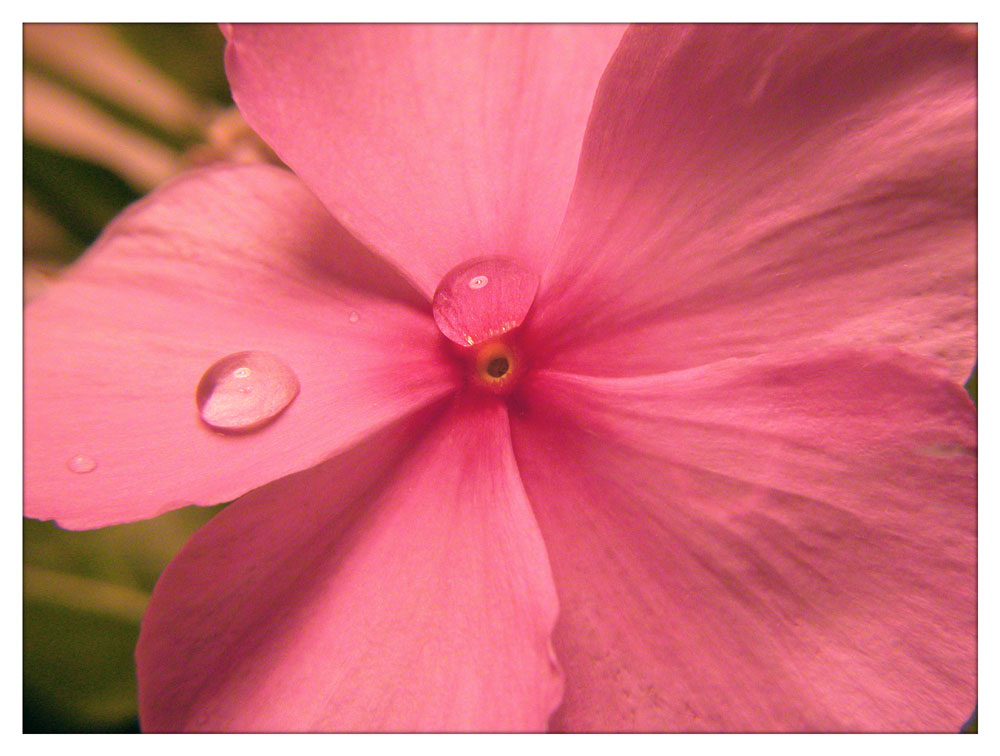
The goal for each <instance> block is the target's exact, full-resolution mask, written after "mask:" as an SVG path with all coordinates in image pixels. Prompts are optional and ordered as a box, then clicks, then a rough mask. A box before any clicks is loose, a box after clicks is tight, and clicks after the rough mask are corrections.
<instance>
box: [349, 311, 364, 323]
mask: <svg viewBox="0 0 1000 756" xmlns="http://www.w3.org/2000/svg"><path fill="white" fill-rule="evenodd" d="M347 319H348V320H349V321H351V322H352V323H357V322H358V321H359V320H361V316H360V315H359V314H358V311H357V310H351V314H350V315H348V316H347Z"/></svg>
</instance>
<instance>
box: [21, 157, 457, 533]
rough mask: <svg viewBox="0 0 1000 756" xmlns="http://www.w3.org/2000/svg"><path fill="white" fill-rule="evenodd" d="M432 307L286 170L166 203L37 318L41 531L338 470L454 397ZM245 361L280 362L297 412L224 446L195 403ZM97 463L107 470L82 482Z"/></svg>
mask: <svg viewBox="0 0 1000 756" xmlns="http://www.w3.org/2000/svg"><path fill="white" fill-rule="evenodd" d="M400 299H402V300H403V301H399V300H400ZM421 302H422V300H420V299H419V295H417V294H416V293H415V292H413V291H412V290H411V289H409V288H408V287H407V286H406V285H405V284H404V283H403V282H402V280H401V279H398V277H395V276H393V275H392V274H391V271H387V269H386V266H385V264H384V263H380V262H378V261H377V260H376V259H375V258H373V257H372V256H371V253H369V252H368V251H367V250H365V249H364V248H363V247H361V246H360V245H359V244H358V243H357V242H355V241H354V240H352V239H351V238H350V237H349V236H348V235H347V234H346V233H345V232H344V231H343V229H341V228H340V227H339V226H337V224H336V223H335V221H334V220H333V219H332V217H331V216H330V215H329V214H328V213H327V211H326V210H325V208H324V207H323V206H322V205H321V204H320V203H319V202H318V201H317V200H316V199H315V198H314V197H313V196H312V195H311V194H310V193H309V191H308V190H307V189H306V188H305V187H304V186H303V185H302V184H301V182H299V181H298V180H297V179H296V178H295V177H294V176H292V175H291V174H290V173H288V172H287V171H284V170H280V169H277V168H273V167H269V166H260V165H258V166H243V167H236V166H219V167H215V168H210V169H206V170H203V171H199V172H197V173H194V174H189V175H188V176H186V177H183V178H181V179H179V180H177V181H175V182H173V183H171V184H169V185H167V186H165V187H164V188H162V189H160V190H158V191H156V192H154V193H153V194H152V195H151V196H150V197H148V198H147V199H145V200H143V201H142V202H140V203H139V204H137V205H135V206H134V207H132V208H131V209H129V210H128V211H126V213H125V214H124V215H122V216H121V217H120V218H119V219H118V220H117V221H115V222H114V223H113V224H112V225H111V226H110V227H109V228H108V229H107V230H106V231H105V233H104V235H103V236H102V237H101V239H100V240H99V241H98V242H97V244H96V245H95V246H94V248H93V249H92V250H91V251H90V252H89V253H88V254H87V255H86V256H85V257H84V258H83V259H82V260H81V261H80V263H79V264H77V265H76V266H74V267H73V269H72V270H71V271H70V272H69V273H68V274H67V275H66V277H65V279H64V280H63V281H62V282H60V283H58V284H56V285H54V286H53V287H52V288H51V289H50V290H49V291H48V294H47V296H45V297H44V298H43V299H41V300H38V301H36V302H34V303H32V304H31V305H30V306H29V307H28V308H27V310H26V313H25V380H24V384H25V402H24V406H25V418H24V422H25V446H24V448H25V460H24V463H25V483H24V486H25V492H26V500H25V508H24V512H25V514H26V515H27V516H29V517H35V518H39V519H52V518H55V519H56V520H58V522H59V523H60V524H61V525H63V526H64V527H68V528H74V529H75V528H93V527H100V526H104V525H110V524H113V523H119V522H127V521H131V520H137V519H142V518H146V517H152V516H154V515H156V514H159V513H160V512H162V511H164V510H166V509H169V508H172V507H177V506H181V505H184V504H192V503H193V504H217V503H219V502H223V501H229V500H232V499H234V498H236V497H237V496H239V495H241V494H243V493H245V492H246V491H248V490H250V489H252V488H254V487H256V486H260V485H263V484H264V483H268V482H270V481H272V480H274V479H275V478H278V477H281V476H283V475H287V474H289V473H292V472H295V471H297V470H302V469H305V468H307V467H309V466H311V465H314V464H316V463H317V462H320V461H322V460H324V459H326V458H328V457H330V456H332V455H333V454H335V453H337V452H338V451H340V450H342V449H344V448H346V447H347V446H349V445H350V444H352V443H354V442H356V441H357V440H358V439H359V438H361V437H363V436H364V435H365V434H367V433H368V432H370V431H371V430H373V429H375V428H378V427H380V426H382V425H385V424H386V423H388V422H391V421H392V420H395V419H397V418H399V417H402V416H403V415H405V414H407V413H409V412H412V411H414V410H415V409H417V408H419V407H421V406H424V405H426V404H428V403H429V402H431V401H433V400H435V399H437V398H439V397H441V396H442V395H443V394H444V393H446V392H447V391H449V390H451V389H452V388H453V386H454V385H455V383H456V380H457V379H456V377H455V375H454V373H453V368H452V367H451V365H450V363H449V362H448V361H447V359H446V358H444V357H442V356H441V354H440V352H439V349H440V335H439V334H438V332H437V329H436V328H435V326H434V323H433V321H432V319H431V317H430V313H429V307H428V303H427V302H422V304H421V307H422V308H424V310H423V311H420V310H418V309H415V308H414V306H412V305H413V304H416V303H421ZM245 350H251V351H262V352H265V353H268V354H271V355H274V356H275V357H277V358H278V359H280V361H281V362H282V363H283V364H284V365H285V366H287V367H288V368H289V369H290V370H291V371H292V373H294V375H295V377H297V379H298V382H299V384H300V388H299V391H298V395H297V396H296V397H295V399H294V401H292V403H291V404H290V405H289V406H288V408H287V409H286V410H285V411H284V412H283V413H282V414H281V415H280V416H278V417H277V419H275V420H274V421H273V422H271V423H270V424H269V425H267V426H266V427H264V428H261V429H260V430H257V431H255V432H252V433H249V434H243V435H240V436H233V435H225V434H221V433H217V432H215V431H213V430H212V429H210V428H209V427H208V426H207V425H205V424H204V423H203V422H202V421H201V419H200V418H199V413H198V407H197V405H196V403H195V392H196V389H197V387H198V385H199V381H200V380H201V378H202V375H203V374H204V373H205V371H206V370H207V369H208V368H209V367H210V366H211V365H212V364H213V363H214V362H216V361H217V360H219V359H220V358H223V357H225V356H227V355H229V354H232V353H234V352H242V351H245ZM79 457H83V458H86V459H89V460H92V461H93V462H94V463H95V466H94V468H93V469H92V470H91V471H90V472H87V473H86V474H81V473H77V472H73V471H71V469H70V467H73V466H74V465H70V464H68V461H69V460H74V459H77V458H79ZM75 467H77V468H79V467H80V466H79V465H75Z"/></svg>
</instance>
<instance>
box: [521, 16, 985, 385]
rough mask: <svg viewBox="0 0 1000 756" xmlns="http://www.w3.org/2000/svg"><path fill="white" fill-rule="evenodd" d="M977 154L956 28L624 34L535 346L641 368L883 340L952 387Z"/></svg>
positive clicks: (961, 355)
mask: <svg viewBox="0 0 1000 756" xmlns="http://www.w3.org/2000/svg"><path fill="white" fill-rule="evenodd" d="M975 154H976V62H975V42H974V40H972V39H971V38H969V37H968V36H963V34H962V33H961V32H960V31H957V30H955V29H952V28H950V27H946V26H928V27H913V26H908V25H900V24H893V25H884V26H863V27H862V26H843V25H830V24H825V25H820V26H811V25H787V24H785V25H755V26H725V25H705V26H699V27H693V28H690V27H684V26H657V27H652V28H637V29H630V30H629V32H628V33H627V34H626V35H625V37H624V39H623V41H622V44H621V46H620V48H619V50H618V51H617V53H616V54H615V57H614V58H613V60H612V62H611V64H610V65H609V67H608V72H607V74H606V75H605V77H604V79H603V80H602V82H601V86H600V88H599V90H598V95H597V98H596V100H595V106H594V113H593V115H592V117H591V121H590V124H589V126H588V132H587V136H586V139H585V142H584V148H583V155H582V157H581V163H580V173H579V176H578V179H577V184H576V187H575V188H574V192H573V197H572V199H571V202H570V209H569V210H568V211H567V219H566V225H565V227H564V228H563V231H562V233H561V236H560V241H559V248H560V255H561V256H560V257H559V258H558V261H557V263H556V264H555V265H554V267H553V268H552V269H551V270H550V271H549V273H548V275H546V276H545V277H544V280H543V283H542V289H541V291H540V294H539V299H538V302H537V303H536V314H537V318H536V320H537V322H538V325H539V327H540V329H541V330H543V331H545V332H546V333H547V334H548V340H549V342H550V343H548V345H547V346H545V347H543V348H542V349H541V350H542V351H544V352H546V353H547V354H548V355H549V356H550V358H551V360H552V364H553V365H555V364H556V363H558V365H559V367H558V369H562V370H569V371H571V372H580V373H586V374H591V375H596V374H602V375H638V374H644V373H657V372H666V371H669V370H675V369H679V368H684V367H691V366H694V365H699V364H706V363H708V362H711V361H714V360H718V359H724V358H726V357H731V356H752V355H754V354H760V353H763V352H766V351H769V350H771V349H774V348H775V347H776V346H777V345H781V348H782V349H789V348H793V347H794V348H798V349H811V348H815V347H820V346H835V345H838V344H841V345H843V344H850V345H858V346H863V347H865V348H867V347H869V346H872V345H880V344H881V345H893V346H900V347H902V348H904V349H907V350H909V351H913V352H915V353H918V354H922V355H926V356H930V357H933V358H937V359H939V360H942V361H944V362H945V363H946V364H947V365H948V366H949V370H950V373H951V375H952V376H953V377H954V378H955V379H956V380H960V381H964V380H965V379H966V378H967V377H968V375H969V372H970V370H971V368H972V365H973V362H974V358H975V306H976V305H975V296H976V158H975ZM626 338H627V339H628V349H623V348H622V340H623V339H626Z"/></svg>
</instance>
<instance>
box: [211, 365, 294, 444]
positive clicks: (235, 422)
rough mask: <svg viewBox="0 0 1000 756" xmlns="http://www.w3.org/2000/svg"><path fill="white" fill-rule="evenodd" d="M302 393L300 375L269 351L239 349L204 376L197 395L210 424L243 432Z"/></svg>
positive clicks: (269, 418)
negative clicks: (296, 374)
mask: <svg viewBox="0 0 1000 756" xmlns="http://www.w3.org/2000/svg"><path fill="white" fill-rule="evenodd" d="M298 393H299V379H298V378H296V376H295V373H293V372H292V371H291V369H290V368H289V367H288V366H287V365H285V363H283V362H282V361H281V360H279V359H278V358H277V357H275V356H274V355H272V354H268V353H267V352H236V353H235V354H231V355H229V356H228V357H223V358H222V359H221V360H219V361H218V362H216V363H215V364H214V365H212V366H211V367H210V368H209V369H208V370H206V371H205V374H204V375H203V376H202V377H201V381H199V383H198V389H197V392H196V395H195V399H196V401H197V403H198V411H199V413H200V414H201V419H202V420H203V421H204V422H205V424H206V425H209V426H211V427H212V428H214V429H216V430H220V431H226V432H229V433H241V432H244V431H250V430H256V429H258V428H261V427H262V426H264V425H266V424H267V423H269V422H271V421H272V420H274V418H276V417H277V416H278V415H280V414H281V412H282V411H283V410H284V409H285V408H286V407H287V406H288V405H289V404H291V403H292V400H293V399H295V397H296V396H297V395H298Z"/></svg>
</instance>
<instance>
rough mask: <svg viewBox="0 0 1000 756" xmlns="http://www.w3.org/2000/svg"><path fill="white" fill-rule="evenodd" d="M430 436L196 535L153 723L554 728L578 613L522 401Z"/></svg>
mask: <svg viewBox="0 0 1000 756" xmlns="http://www.w3.org/2000/svg"><path fill="white" fill-rule="evenodd" d="M420 438H421V436H420V432H419V428H418V426H417V424H416V423H415V422H410V423H408V424H403V423H401V424H399V426H397V427H394V428H391V429H389V430H388V431H387V432H383V433H382V434H381V435H380V437H378V438H375V439H374V440H373V441H372V442H370V443H365V444H362V445H361V446H359V447H358V448H356V449H354V450H352V451H350V452H348V453H347V454H346V455H344V456H342V457H338V458H337V459H335V460H332V461H330V462H327V463H325V464H323V465H321V466H319V467H318V468H316V469H314V470H310V471H307V472H304V473H299V474H298V475H295V476H291V477H289V478H286V479H284V480H281V481H277V482H275V483H273V484H271V485H269V486H267V487H265V488H263V489H260V490H257V491H254V492H252V493H250V494H248V495H247V496H245V497H244V498H242V499H240V500H239V501H237V502H236V503H234V504H232V505H231V506H230V507H229V508H227V509H226V510H224V511H223V512H222V513H221V514H220V515H219V516H218V517H216V518H215V519H213V520H212V521H211V522H210V523H209V524H208V525H207V526H206V527H205V528H204V529H202V530H201V531H200V532H199V533H198V534H196V535H195V537H194V538H193V539H192V540H191V541H190V542H189V543H188V545H187V546H186V547H185V548H184V550H183V551H182V552H181V553H180V555H179V556H178V557H177V558H176V559H175V560H174V561H173V562H172V563H171V564H170V566H168V567H167V569H166V571H165V572H164V574H163V577H162V578H161V579H160V582H159V583H158V584H157V586H156V590H155V591H154V593H153V598H152V601H151V604H150V607H149V611H148V612H147V614H146V618H145V619H144V620H143V624H142V634H141V636H140V639H139V646H138V649H137V652H136V656H137V659H138V664H139V700H140V715H141V719H142V723H143V727H144V728H145V729H146V730H156V731H162V730H167V731H177V730H201V731H206V730H207V731H272V732H273V731H282V732H284V731H424V730H431V731H455V730H462V731H464V730H486V731H505V730H537V729H544V728H545V726H546V723H547V721H548V717H549V715H550V714H551V713H552V711H553V710H554V709H555V707H556V706H558V703H559V697H560V693H561V684H562V681H561V674H560V672H559V670H558V668H557V667H556V666H555V662H554V660H553V659H552V658H551V652H550V643H549V638H550V634H551V631H552V627H553V625H554V624H555V619H556V613H557V611H558V607H557V602H556V597H555V588H554V586H553V584H552V575H551V572H550V569H549V565H548V559H547V556H546V552H545V546H544V544H543V543H542V540H541V536H540V535H539V533H538V526H537V524H536V523H535V520H534V517H533V516H532V514H531V509H530V507H529V506H528V503H527V500H526V499H525V495H524V490H523V488H522V487H521V483H520V478H519V477H518V472H517V467H516V463H515V461H514V456H513V451H512V449H511V446H510V430H509V425H508V421H507V416H506V411H505V409H504V408H503V407H502V406H501V405H499V404H490V405H480V406H465V407H456V406H452V407H451V408H449V409H448V410H447V411H446V414H445V415H444V417H443V418H440V419H439V420H438V422H437V424H436V425H435V427H434V428H433V429H432V430H431V431H430V433H429V434H428V435H425V436H423V440H422V441H420V442H419V444H418V445H416V447H415V448H414V444H416V443H417V441H418V439H420ZM404 454H405V455H406V459H405V461H403V462H402V463H401V464H397V462H398V460H399V459H400V458H401V457H402V456H403V455H404Z"/></svg>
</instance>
